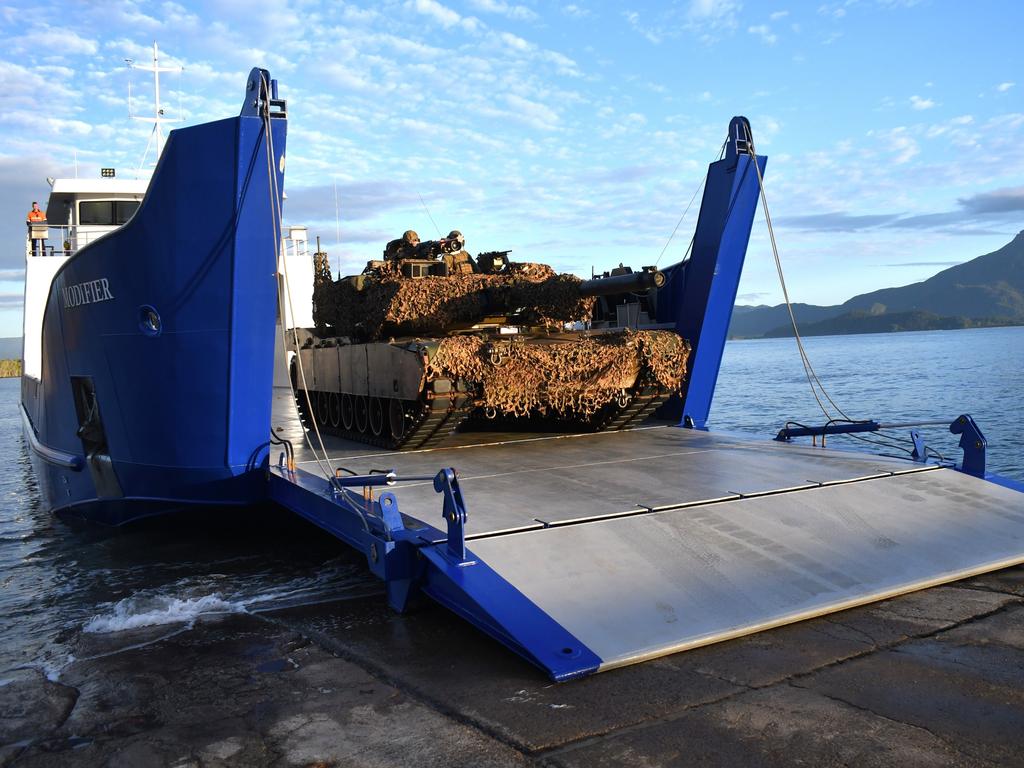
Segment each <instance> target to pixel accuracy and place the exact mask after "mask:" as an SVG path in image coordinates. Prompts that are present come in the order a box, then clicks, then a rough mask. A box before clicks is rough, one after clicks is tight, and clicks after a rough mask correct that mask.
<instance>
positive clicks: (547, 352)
mask: <svg viewBox="0 0 1024 768" xmlns="http://www.w3.org/2000/svg"><path fill="white" fill-rule="evenodd" d="M498 349H500V350H501V351H502V354H503V359H502V360H501V361H500V362H498V363H497V364H495V363H492V362H491V359H492V356H493V355H492V352H491V347H490V342H488V340H487V339H485V338H484V337H482V336H478V335H463V336H453V337H451V338H447V339H443V340H442V341H441V342H440V344H439V345H438V349H437V352H435V353H434V355H432V356H431V358H430V362H429V368H428V374H427V375H428V376H430V377H435V376H437V377H445V378H452V379H455V378H461V379H465V380H467V381H471V382H477V383H478V384H480V385H481V386H480V387H479V397H478V399H477V401H476V405H477V406H479V407H483V408H493V409H494V411H495V412H497V413H499V414H502V415H506V416H527V415H531V414H540V415H554V416H558V417H565V418H576V419H578V418H586V417H589V416H591V415H593V414H595V413H597V412H598V411H599V410H601V409H602V408H603V407H604V406H606V405H608V404H609V403H611V402H612V401H613V400H615V398H616V397H617V396H619V394H620V393H621V392H622V390H624V389H630V388H631V387H633V386H634V385H635V384H636V382H637V377H638V374H640V373H641V372H642V371H643V372H644V373H645V374H646V376H647V377H650V378H652V379H653V380H654V381H656V382H657V383H658V384H660V385H661V386H662V387H664V388H665V389H666V390H668V391H670V392H678V391H679V390H680V388H681V387H682V383H683V380H684V378H685V376H686V358H687V355H689V353H690V346H689V344H688V343H687V342H686V341H685V340H683V339H682V338H681V337H679V336H678V335H676V334H675V333H673V332H671V331H626V332H624V333H621V334H608V335H602V336H589V337H581V338H579V339H576V340H572V341H567V342H560V341H555V340H550V341H548V340H534V341H530V342H525V343H524V342H522V341H516V342H514V343H512V344H509V345H502V346H501V347H499V348H498Z"/></svg>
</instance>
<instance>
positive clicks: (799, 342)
mask: <svg viewBox="0 0 1024 768" xmlns="http://www.w3.org/2000/svg"><path fill="white" fill-rule="evenodd" d="M744 132H745V133H746V134H747V143H748V145H749V146H750V154H751V156H752V160H753V166H754V171H755V172H756V173H757V185H758V187H759V188H760V192H761V206H762V209H763V210H764V220H765V223H766V224H767V225H768V239H769V241H770V242H771V246H772V255H773V256H774V258H775V271H776V272H777V273H778V275H779V284H780V285H781V286H782V297H783V299H784V300H785V302H786V312H787V313H788V314H789V322H790V325H791V326H792V328H793V338H794V339H796V346H797V349H798V350H799V351H800V361H801V362H802V363H803V367H804V375H805V376H806V377H807V383H808V385H809V386H810V388H811V394H813V395H814V399H815V400H816V401H817V403H818V407H819V408H820V409H821V412H822V413H823V414H824V415H825V418H826V419H828V420H831V419H832V414H830V413H829V411H828V408H826V407H825V404H824V403H823V402H822V401H821V397H819V396H818V392H817V389H816V386H817V388H818V389H820V390H821V394H822V395H823V396H824V397H825V399H826V400H828V402H829V403H830V404H831V405H832V407H833V408H835V410H836V411H837V412H838V413H839V414H840V415H841V416H842V417H843V418H844V419H846V420H848V421H856V419H851V418H850V417H849V416H847V415H846V413H845V412H844V411H843V409H842V408H840V407H839V406H838V405H836V403H835V401H834V400H833V399H832V397H831V396H830V395H829V394H828V391H827V390H826V389H825V386H824V385H823V384H822V383H821V379H819V378H818V374H817V373H815V371H814V366H812V365H811V360H810V358H809V357H808V356H807V350H806V349H804V343H803V339H801V338H800V329H799V328H798V327H797V323H796V316H795V315H794V314H793V303H792V301H790V298H789V289H788V288H787V287H786V276H785V274H784V273H783V270H782V259H781V258H780V257H779V247H778V244H777V243H776V242H775V230H774V228H773V227H772V216H771V213H770V212H769V211H768V197H767V195H766V194H765V190H764V179H763V178H762V176H761V166H760V165H758V163H757V151H756V149H755V148H754V139H753V137H752V136H751V135H750V131H749V130H747V129H746V128H744Z"/></svg>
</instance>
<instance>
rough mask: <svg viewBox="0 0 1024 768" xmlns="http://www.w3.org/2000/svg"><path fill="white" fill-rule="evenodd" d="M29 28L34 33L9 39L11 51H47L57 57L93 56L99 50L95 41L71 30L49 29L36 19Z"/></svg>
mask: <svg viewBox="0 0 1024 768" xmlns="http://www.w3.org/2000/svg"><path fill="white" fill-rule="evenodd" d="M28 27H29V29H30V30H32V31H30V32H28V33H27V34H24V35H21V36H20V37H12V38H8V47H9V50H13V51H17V52H23V53H24V52H30V51H46V52H47V53H48V54H50V55H52V56H57V57H63V56H78V55H84V56H93V55H95V54H96V52H97V51H98V50H99V44H98V43H97V42H96V41H95V40H89V39H87V38H84V37H82V36H81V35H79V34H78V33H77V32H75V31H73V30H70V29H61V28H59V27H49V26H47V25H46V24H44V23H40V22H38V21H36V20H34V19H33V20H32V22H31V23H30V24H29V25H28Z"/></svg>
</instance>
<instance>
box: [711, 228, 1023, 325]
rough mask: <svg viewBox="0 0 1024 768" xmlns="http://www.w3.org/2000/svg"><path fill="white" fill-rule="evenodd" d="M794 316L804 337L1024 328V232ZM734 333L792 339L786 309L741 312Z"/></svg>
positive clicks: (796, 309) (800, 307)
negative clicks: (928, 272) (987, 249)
mask: <svg viewBox="0 0 1024 768" xmlns="http://www.w3.org/2000/svg"><path fill="white" fill-rule="evenodd" d="M793 314H794V315H795V316H796V320H797V324H798V325H799V326H800V333H801V335H802V334H804V333H807V334H808V335H823V334H832V333H885V332H888V331H893V330H928V329H936V328H969V327H976V326H979V325H1017V324H1024V231H1022V232H1020V233H1018V234H1017V236H1016V237H1015V238H1014V239H1013V240H1011V241H1010V242H1009V243H1007V244H1006V245H1004V246H1003V247H1002V248H1000V249H999V250H997V251H993V252H992V253H987V254H985V255H984V256H979V257H977V258H976V259H972V260H970V261H967V262H964V263H963V264H957V265H956V266H955V267H950V268H949V269H944V270H942V271H941V272H939V273H938V274H936V275H933V276H932V277H930V278H928V279H927V280H923V281H921V282H919V283H912V284H911V285H904V286H901V287H899V288H882V289H880V290H877V291H871V292H870V293H863V294H860V295H859V296H854V297H853V298H852V299H849V300H848V301H845V302H843V303H842V304H837V305H833V306H816V305H814V304H794V305H793ZM871 318H877V319H871ZM729 334H730V336H731V337H732V338H758V337H761V336H790V335H792V330H791V329H790V323H789V315H788V313H787V311H786V306H785V305H784V304H779V305H777V306H774V307H769V306H764V305H761V306H757V307H736V308H735V309H734V310H733V316H732V323H731V325H730V326H729Z"/></svg>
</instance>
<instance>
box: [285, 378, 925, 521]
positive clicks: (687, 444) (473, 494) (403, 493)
mask: <svg viewBox="0 0 1024 768" xmlns="http://www.w3.org/2000/svg"><path fill="white" fill-rule="evenodd" d="M285 392H287V390H285ZM278 394H279V398H278V403H277V405H278V406H279V408H278V409H277V413H275V416H276V421H275V423H276V424H279V425H282V426H283V427H284V431H283V432H281V433H279V434H281V435H283V436H287V437H289V439H291V440H292V442H293V443H295V444H296V446H297V459H298V461H299V464H300V466H303V467H304V468H305V469H308V470H310V471H316V464H315V462H314V461H313V458H312V453H311V452H310V451H309V450H308V448H304V447H302V446H303V438H302V430H301V427H300V426H299V425H298V422H297V421H296V420H295V417H294V412H292V413H291V414H289V413H288V409H287V405H288V403H287V397H286V396H284V395H283V394H282V393H280V392H279V393H278ZM456 438H457V440H461V441H466V442H468V443H469V444H466V445H455V446H453V447H444V448H434V449H431V450H425V451H411V452H394V451H381V450H380V449H377V448H374V447H373V446H367V445H362V444H359V443H354V442H351V441H348V440H342V439H339V438H334V437H329V436H328V437H325V439H324V442H325V445H326V447H327V449H328V454H329V455H330V456H331V458H332V461H333V462H334V464H335V466H337V465H339V464H340V465H342V466H345V467H347V468H349V469H351V470H353V471H356V472H359V473H367V472H369V471H370V470H371V469H390V468H394V469H395V470H397V472H398V475H399V477H402V476H415V475H433V474H435V473H436V472H437V471H438V470H439V469H440V468H441V467H449V466H450V467H454V468H455V470H456V471H457V472H458V475H459V483H460V485H461V486H462V492H463V495H464V498H465V500H466V505H467V507H468V509H469V521H468V524H467V527H466V530H467V536H468V537H469V538H477V537H480V536H492V535H496V534H502V533H510V532H513V531H522V530H528V529H533V528H541V527H544V526H545V525H564V524H568V523H573V522H580V521H586V520H595V519H601V518H609V517H618V516H623V515H631V514H636V513H639V512H647V511H650V510H664V509H674V508H678V507H684V506H691V505H695V504H704V503H708V502H714V501H721V500H725V499H736V498H741V497H746V496H758V495H763V494H772V493H779V492H783V491H788V490H796V489H801V488H812V487H816V486H819V485H823V484H830V483H846V482H850V481H854V480H861V479H864V478H870V477H888V476H890V475H892V474H894V473H900V472H918V471H923V470H930V469H934V467H925V466H923V465H920V464H914V463H912V462H909V461H905V460H900V459H890V458H886V457H882V456H873V455H870V454H858V453H851V452H849V451H837V450H832V449H822V448H812V447H809V446H801V445H796V444H784V443H776V442H773V441H770V440H759V441H751V440H743V439H742V438H739V437H735V436H730V435H718V434H715V433H709V432H701V431H696V430H690V429H680V428H677V427H671V426H654V427H646V428H641V429H635V430H629V431H625V432H602V433H599V434H577V435H543V436H537V435H532V436H531V435H529V434H525V435H524V434H508V433H475V434H469V435H459V436H456ZM473 441H476V442H477V443H479V444H472V443H473ZM392 491H393V492H394V494H395V496H396V497H397V498H398V504H399V508H400V509H401V510H402V513H403V515H405V516H406V517H407V518H410V519H411V520H413V521H416V520H418V521H420V522H424V523H428V524H430V525H433V526H439V525H440V523H441V521H440V514H441V499H440V497H439V496H438V495H437V493H435V491H434V489H433V486H432V485H431V483H429V482H421V483H410V484H401V485H399V486H397V487H395V488H393V489H392Z"/></svg>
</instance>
